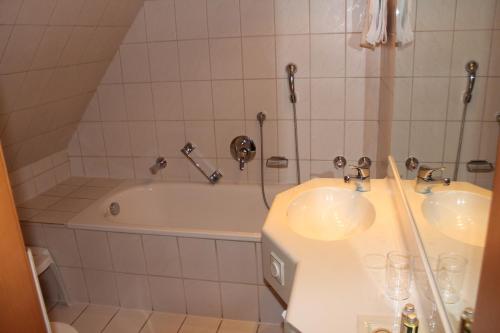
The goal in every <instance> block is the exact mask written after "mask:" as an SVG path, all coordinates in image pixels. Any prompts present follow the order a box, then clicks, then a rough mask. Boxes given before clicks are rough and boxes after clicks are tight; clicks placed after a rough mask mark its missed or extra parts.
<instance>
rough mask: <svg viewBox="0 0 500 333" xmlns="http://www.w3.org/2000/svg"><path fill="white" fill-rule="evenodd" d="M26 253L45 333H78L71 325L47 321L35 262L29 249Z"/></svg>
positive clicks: (47, 317)
mask: <svg viewBox="0 0 500 333" xmlns="http://www.w3.org/2000/svg"><path fill="white" fill-rule="evenodd" d="M26 252H27V253H28V259H29V262H30V268H31V274H32V275H33V280H34V281H35V287H36V292H37V295H38V301H39V303H40V308H41V309H42V315H43V320H44V322H45V328H46V330H47V333H78V331H77V330H76V329H75V328H74V327H73V326H71V325H68V324H66V323H60V322H56V321H54V322H51V321H49V316H48V314H47V309H45V303H44V301H43V295H42V289H41V288H40V283H39V282H38V274H37V269H36V266H35V261H34V259H33V254H32V253H31V249H30V248H28V249H27V250H26Z"/></svg>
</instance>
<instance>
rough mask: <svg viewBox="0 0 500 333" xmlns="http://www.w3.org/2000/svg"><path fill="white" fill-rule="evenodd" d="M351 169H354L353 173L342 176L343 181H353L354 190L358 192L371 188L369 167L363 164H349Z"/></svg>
mask: <svg viewBox="0 0 500 333" xmlns="http://www.w3.org/2000/svg"><path fill="white" fill-rule="evenodd" d="M350 167H351V168H352V169H353V170H356V174H355V175H349V176H345V177H344V182H345V183H350V182H351V181H354V183H355V184H356V191H358V192H369V191H370V190H371V182H370V167H369V166H367V165H365V166H355V165H350Z"/></svg>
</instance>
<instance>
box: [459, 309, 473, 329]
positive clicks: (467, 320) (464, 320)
mask: <svg viewBox="0 0 500 333" xmlns="http://www.w3.org/2000/svg"><path fill="white" fill-rule="evenodd" d="M473 322H474V309H473V308H465V309H464V311H463V312H462V315H461V316H460V330H459V332H460V333H471V332H472V327H471V326H472V323H473Z"/></svg>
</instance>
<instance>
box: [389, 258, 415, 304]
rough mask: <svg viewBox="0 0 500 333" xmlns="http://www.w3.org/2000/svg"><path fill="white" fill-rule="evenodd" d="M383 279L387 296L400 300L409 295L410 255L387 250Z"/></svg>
mask: <svg viewBox="0 0 500 333" xmlns="http://www.w3.org/2000/svg"><path fill="white" fill-rule="evenodd" d="M385 280H386V284H387V296H389V298H391V299H393V300H396V301H401V300H405V299H407V298H408V297H410V282H411V257H410V256H409V255H408V254H406V253H403V252H397V251H393V252H389V253H388V254H387V259H386V270H385Z"/></svg>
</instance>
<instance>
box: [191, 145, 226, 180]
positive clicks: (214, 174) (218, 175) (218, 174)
mask: <svg viewBox="0 0 500 333" xmlns="http://www.w3.org/2000/svg"><path fill="white" fill-rule="evenodd" d="M195 148H196V147H195V146H194V145H193V144H192V143H191V142H188V143H186V144H185V145H184V147H182V149H181V153H182V154H183V155H184V156H186V158H187V159H188V160H189V162H191V164H193V165H194V167H195V168H196V169H197V170H198V171H199V172H200V173H201V174H202V175H203V176H205V178H206V179H207V180H208V181H209V182H210V184H216V183H217V182H218V181H219V180H220V179H221V178H222V172H221V171H220V170H215V171H214V172H212V173H211V174H210V175H209V174H207V173H206V172H205V171H204V170H203V169H202V167H201V165H200V164H199V163H198V162H196V161H195V160H194V159H193V158H192V157H191V153H192V152H193V150H194V149H195Z"/></svg>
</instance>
